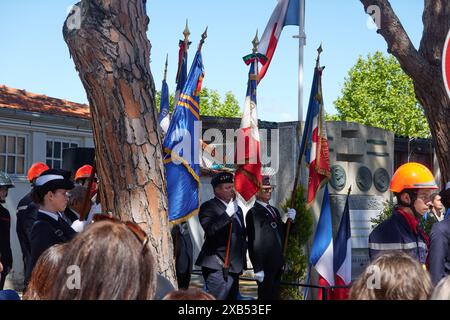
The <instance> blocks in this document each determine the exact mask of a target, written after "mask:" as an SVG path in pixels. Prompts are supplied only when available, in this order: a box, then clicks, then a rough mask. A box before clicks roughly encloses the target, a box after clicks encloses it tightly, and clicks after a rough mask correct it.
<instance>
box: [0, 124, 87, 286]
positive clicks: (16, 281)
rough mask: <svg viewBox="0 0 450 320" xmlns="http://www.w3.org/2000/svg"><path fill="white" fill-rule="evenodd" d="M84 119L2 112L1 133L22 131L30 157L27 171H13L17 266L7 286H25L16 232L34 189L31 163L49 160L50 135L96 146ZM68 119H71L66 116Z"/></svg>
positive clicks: (11, 210)
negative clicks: (73, 120) (26, 199)
mask: <svg viewBox="0 0 450 320" xmlns="http://www.w3.org/2000/svg"><path fill="white" fill-rule="evenodd" d="M80 121H83V120H76V122H77V123H76V124H74V125H73V126H71V125H69V124H64V125H60V123H61V117H57V116H55V117H54V121H53V122H52V123H50V122H39V121H29V120H26V119H24V118H23V117H22V118H20V119H11V118H9V117H2V115H0V134H22V135H25V136H26V139H27V141H26V151H25V153H26V160H25V174H24V175H11V178H12V179H13V181H14V184H15V188H13V189H10V191H9V194H8V198H7V199H6V203H5V204H4V206H5V208H6V209H8V211H9V213H10V216H11V230H10V232H11V233H10V234H11V237H10V238H11V250H12V253H13V268H12V270H11V272H10V273H9V275H8V277H7V279H6V283H5V289H9V288H11V289H16V290H21V289H22V288H23V276H24V273H23V261H22V250H21V248H20V243H19V239H18V237H17V233H16V221H17V218H16V208H17V204H18V203H19V201H20V199H22V197H23V196H24V195H26V194H27V193H28V192H29V191H30V190H31V187H30V183H29V182H28V180H27V177H26V172H27V171H28V168H29V167H30V165H31V164H33V163H35V162H44V163H45V161H46V142H47V139H61V140H70V141H76V142H77V143H78V145H79V147H93V145H94V143H93V140H92V132H91V131H90V129H89V128H88V127H87V125H88V124H89V122H88V121H86V120H84V122H85V123H86V125H85V126H80ZM65 122H66V123H70V121H68V120H67V117H66V118H65Z"/></svg>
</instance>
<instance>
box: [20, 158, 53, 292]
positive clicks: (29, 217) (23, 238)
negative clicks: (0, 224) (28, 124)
mask: <svg viewBox="0 0 450 320" xmlns="http://www.w3.org/2000/svg"><path fill="white" fill-rule="evenodd" d="M48 169H49V167H48V166H47V165H46V164H45V163H42V162H36V163H33V164H32V165H31V167H30V168H29V169H28V173H27V178H28V181H29V182H30V184H31V187H33V186H34V183H35V181H36V179H37V178H38V177H39V176H40V175H41V173H42V172H44V171H46V170H48ZM37 211H38V208H37V206H36V204H35V203H34V202H33V199H32V197H31V191H30V192H29V193H27V194H26V195H25V196H24V197H23V198H22V199H20V201H19V204H18V205H17V213H16V215H17V223H16V233H17V237H18V238H19V243H20V248H21V249H22V260H23V267H24V274H26V270H27V268H28V267H29V264H30V263H29V262H30V259H31V243H30V234H31V227H32V226H33V223H34V222H35V221H36V214H37ZM24 284H25V286H26V283H24Z"/></svg>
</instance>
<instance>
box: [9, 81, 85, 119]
mask: <svg viewBox="0 0 450 320" xmlns="http://www.w3.org/2000/svg"><path fill="white" fill-rule="evenodd" d="M0 108H7V109H16V110H22V111H29V112H39V113H45V114H53V115H58V116H67V117H77V118H84V119H89V118H90V117H91V114H90V111H89V106H88V105H87V104H80V103H75V102H70V101H67V100H63V99H57V98H52V97H47V96H45V95H42V94H35V93H31V92H27V91H25V90H19V89H14V88H10V87H7V86H4V85H3V86H2V85H0Z"/></svg>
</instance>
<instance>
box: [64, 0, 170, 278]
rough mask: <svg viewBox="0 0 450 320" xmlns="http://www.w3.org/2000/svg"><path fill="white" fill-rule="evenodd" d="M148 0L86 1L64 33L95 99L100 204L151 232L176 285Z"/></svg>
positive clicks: (159, 258)
mask: <svg viewBox="0 0 450 320" xmlns="http://www.w3.org/2000/svg"><path fill="white" fill-rule="evenodd" d="M145 5H146V1H145V0H127V1H121V0H82V1H81V2H79V3H78V4H77V5H76V8H77V10H79V17H78V19H79V20H80V21H79V22H80V23H79V25H78V27H76V28H73V27H69V26H70V24H69V19H73V17H71V16H70V15H69V17H68V18H67V20H66V23H65V24H64V27H63V34H64V39H65V41H66V43H67V45H68V47H69V51H70V54H71V56H72V57H73V60H74V62H75V66H76V69H77V71H78V73H79V76H80V79H81V81H82V83H83V86H84V88H85V90H86V93H87V97H88V100H89V105H90V110H91V115H92V126H93V133H94V142H95V154H96V163H97V171H98V174H99V177H100V184H101V185H100V189H101V190H102V209H103V210H104V211H105V210H109V211H111V212H113V215H114V216H116V217H118V218H120V219H121V220H131V221H134V222H136V223H138V224H139V225H141V227H142V228H143V229H144V230H145V231H146V232H147V234H148V235H149V237H150V242H151V244H152V247H153V249H154V251H153V252H154V254H155V257H156V260H157V264H158V270H159V272H161V273H162V274H163V275H165V276H166V277H167V278H168V279H169V280H171V282H172V283H174V284H175V269H174V261H173V254H172V252H173V247H172V239H171V236H170V230H169V222H168V217H167V205H168V204H167V194H166V182H165V177H164V166H163V162H162V151H161V140H160V135H159V132H158V127H157V121H156V119H157V114H156V109H155V86H154V82H153V78H152V75H151V72H150V48H151V45H150V42H149V40H148V38H147V35H146V31H147V27H148V22H149V18H148V17H147V14H146V8H145Z"/></svg>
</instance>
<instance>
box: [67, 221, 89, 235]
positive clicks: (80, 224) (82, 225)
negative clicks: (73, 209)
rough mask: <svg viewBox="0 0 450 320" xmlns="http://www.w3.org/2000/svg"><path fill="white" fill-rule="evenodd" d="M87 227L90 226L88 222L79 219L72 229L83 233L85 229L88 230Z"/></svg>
mask: <svg viewBox="0 0 450 320" xmlns="http://www.w3.org/2000/svg"><path fill="white" fill-rule="evenodd" d="M87 225H88V222H87V221H80V220H78V219H77V220H75V221H74V222H73V223H72V225H71V227H72V229H73V230H75V231H76V232H81V231H83V230H84V228H86V226H87Z"/></svg>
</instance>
